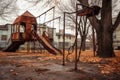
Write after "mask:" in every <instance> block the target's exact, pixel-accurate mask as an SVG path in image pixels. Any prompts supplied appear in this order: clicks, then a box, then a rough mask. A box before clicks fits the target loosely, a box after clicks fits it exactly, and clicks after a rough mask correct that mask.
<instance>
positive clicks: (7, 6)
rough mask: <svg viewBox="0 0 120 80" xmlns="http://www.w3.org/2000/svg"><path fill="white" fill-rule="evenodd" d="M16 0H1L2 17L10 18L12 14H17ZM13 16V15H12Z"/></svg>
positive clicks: (0, 13) (0, 15)
mask: <svg viewBox="0 0 120 80" xmlns="http://www.w3.org/2000/svg"><path fill="white" fill-rule="evenodd" d="M16 10H17V6H16V0H0V18H1V19H3V20H10V18H9V19H8V17H10V16H11V14H16ZM11 18H12V16H11Z"/></svg>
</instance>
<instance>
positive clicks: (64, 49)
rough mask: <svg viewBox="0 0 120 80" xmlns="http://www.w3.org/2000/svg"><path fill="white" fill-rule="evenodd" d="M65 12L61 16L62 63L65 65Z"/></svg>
mask: <svg viewBox="0 0 120 80" xmlns="http://www.w3.org/2000/svg"><path fill="white" fill-rule="evenodd" d="M65 14H66V12H64V16H63V65H65Z"/></svg>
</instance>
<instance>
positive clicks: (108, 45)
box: [35, 0, 120, 57]
mask: <svg viewBox="0 0 120 80" xmlns="http://www.w3.org/2000/svg"><path fill="white" fill-rule="evenodd" d="M39 1H43V0H36V1H35V2H36V3H37V2H39ZM59 1H62V0H46V2H47V3H48V4H49V3H50V4H51V3H52V4H53V3H56V2H57V4H58V2H59ZM71 1H72V0H71ZM77 1H78V3H82V4H84V5H87V6H90V5H91V3H92V5H99V6H101V14H100V15H99V17H98V16H93V17H92V18H94V24H93V23H92V18H91V17H90V18H89V20H90V22H91V25H92V26H93V27H94V29H95V31H96V35H97V45H98V49H97V56H99V57H114V56H115V54H114V49H113V32H114V30H115V29H116V28H117V27H118V25H119V23H120V11H119V10H117V13H116V14H118V16H117V18H116V21H115V22H114V23H112V17H113V15H112V14H113V12H112V11H113V10H114V8H112V7H116V2H117V1H113V0H109V1H106V0H95V1H94V0H77ZM93 2H94V3H93ZM112 3H113V4H114V5H113V4H112ZM62 6H63V5H62ZM67 6H69V4H68V5H67ZM67 8H68V7H66V9H67ZM62 9H63V8H62ZM62 9H61V10H62ZM63 10H64V9H63Z"/></svg>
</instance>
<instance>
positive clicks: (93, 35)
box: [92, 11, 96, 56]
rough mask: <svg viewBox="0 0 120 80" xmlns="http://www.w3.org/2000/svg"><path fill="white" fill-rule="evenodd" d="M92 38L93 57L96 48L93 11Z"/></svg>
mask: <svg viewBox="0 0 120 80" xmlns="http://www.w3.org/2000/svg"><path fill="white" fill-rule="evenodd" d="M92 15H93V16H92V23H93V25H92V38H93V55H94V56H95V51H96V46H95V33H94V11H92Z"/></svg>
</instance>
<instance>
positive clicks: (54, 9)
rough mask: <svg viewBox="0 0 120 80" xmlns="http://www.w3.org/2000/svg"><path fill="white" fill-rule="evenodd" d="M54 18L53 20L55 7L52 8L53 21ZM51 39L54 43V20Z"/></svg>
mask: <svg viewBox="0 0 120 80" xmlns="http://www.w3.org/2000/svg"><path fill="white" fill-rule="evenodd" d="M54 18H55V7H53V19H54ZM52 38H53V42H54V20H53V29H52Z"/></svg>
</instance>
